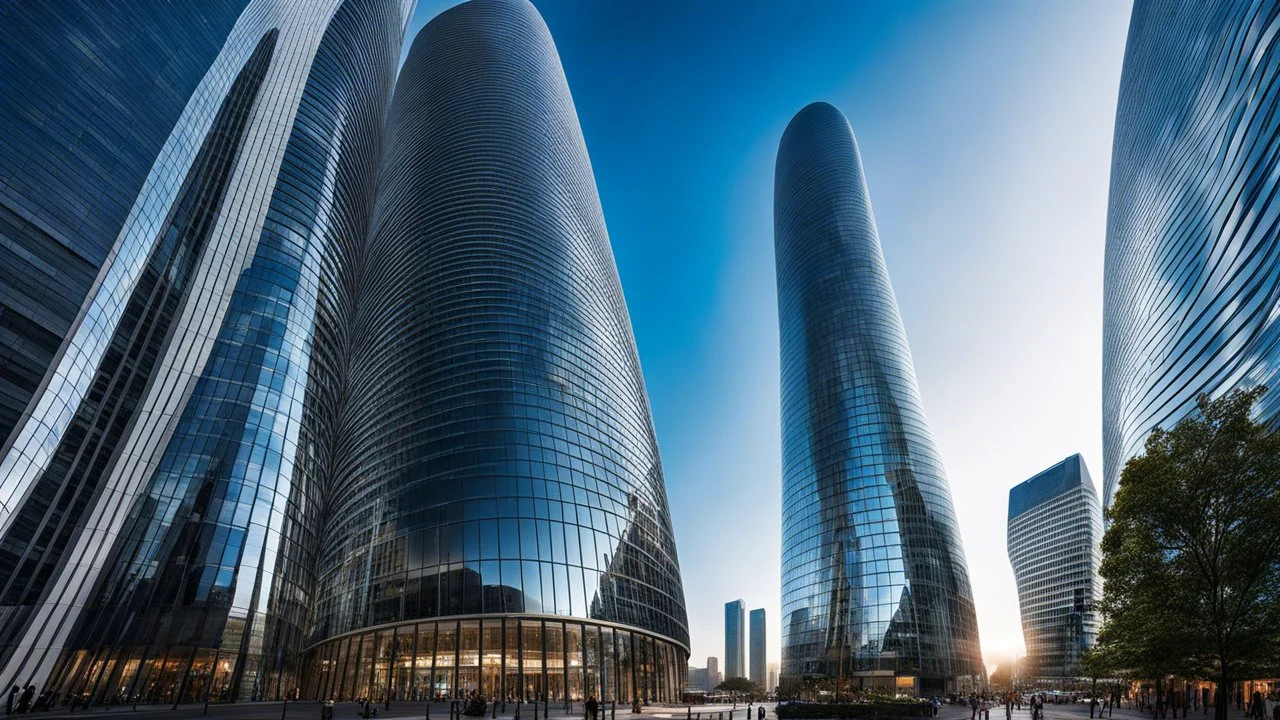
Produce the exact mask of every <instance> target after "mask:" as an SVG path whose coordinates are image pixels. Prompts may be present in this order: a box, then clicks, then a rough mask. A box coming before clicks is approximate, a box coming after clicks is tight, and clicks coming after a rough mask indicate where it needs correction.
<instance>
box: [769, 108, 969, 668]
mask: <svg viewBox="0 0 1280 720" xmlns="http://www.w3.org/2000/svg"><path fill="white" fill-rule="evenodd" d="M774 237H775V245H776V248H775V251H776V256H777V272H778V321H779V326H780V338H781V369H782V383H781V389H782V463H783V466H782V483H783V487H782V492H783V511H782V512H783V516H782V615H783V618H782V632H783V638H782V663H783V667H782V672H783V675H784V677H791V678H795V677H797V676H822V677H833V678H834V677H843V678H855V679H854V680H853V682H852V686H853V687H859V686H863V687H874V688H878V689H885V690H895V689H914V690H915V691H917V692H941V691H945V690H950V689H964V688H965V687H966V684H968V683H972V682H974V681H975V680H977V681H980V680H981V678H982V676H983V669H982V662H981V658H980V654H979V649H978V629H977V620H976V616H975V613H974V605H973V596H972V594H971V590H970V587H969V576H968V571H967V569H966V566H965V558H964V550H963V547H962V545H961V542H960V534H959V530H958V528H957V524H956V519H955V511H954V509H953V507H952V504H951V493H950V489H949V487H948V484H947V480H946V475H945V474H944V471H943V468H942V461H941V459H940V458H939V456H938V452H937V449H936V448H935V446H934V442H933V437H932V435H931V433H930V431H929V426H928V424H927V421H926V419H925V414H924V408H923V406H922V405H921V402H920V392H919V389H918V388H917V386H916V379H915V369H914V367H913V365H912V361H911V351H910V348H909V347H908V345H907V336H906V332H905V330H904V329H903V326H902V319H901V317H900V316H899V314H898V305H897V301H896V300H895V299H894V294H893V287H892V285H891V284H890V282H889V273H888V270H887V268H886V267H885V262H884V256H883V254H882V253H881V249H880V239H879V236H878V234H877V232H876V224H875V217H874V216H873V215H872V211H871V199H870V196H869V194H868V192H867V185H866V181H865V179H864V177H863V172H862V161H861V159H860V157H859V154H858V145H857V141H856V140H855V139H854V136H853V130H852V129H851V128H850V126H849V122H848V120H846V119H845V117H844V115H842V114H841V113H840V111H839V110H837V109H836V108H834V107H832V106H831V105H828V104H826V103H814V104H812V105H809V106H807V107H805V108H804V109H803V110H801V111H800V112H799V113H797V114H796V116H795V118H794V119H792V121H791V123H790V125H788V126H787V129H786V132H785V133H784V134H783V136H782V142H781V144H780V146H779V148H778V160H777V167H776V173H775V184H774ZM885 671H891V672H892V674H893V675H894V676H896V679H895V678H894V677H889V676H888V675H887V674H886V673H885ZM846 687H848V686H846Z"/></svg>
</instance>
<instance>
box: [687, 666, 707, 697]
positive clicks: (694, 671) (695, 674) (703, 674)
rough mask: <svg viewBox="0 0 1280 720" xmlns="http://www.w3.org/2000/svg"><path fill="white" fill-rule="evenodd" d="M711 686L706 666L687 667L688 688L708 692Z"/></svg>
mask: <svg viewBox="0 0 1280 720" xmlns="http://www.w3.org/2000/svg"><path fill="white" fill-rule="evenodd" d="M712 687H713V686H712V685H711V681H710V679H709V675H708V673H707V668H696V667H690V668H689V688H688V689H689V690H700V691H702V692H708V691H710V690H711V688H712Z"/></svg>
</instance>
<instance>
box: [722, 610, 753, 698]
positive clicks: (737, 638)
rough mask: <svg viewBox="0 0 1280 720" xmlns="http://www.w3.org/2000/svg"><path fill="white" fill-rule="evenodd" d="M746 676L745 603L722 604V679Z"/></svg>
mask: <svg viewBox="0 0 1280 720" xmlns="http://www.w3.org/2000/svg"><path fill="white" fill-rule="evenodd" d="M746 676H747V605H746V603H744V602H742V601H741V600H734V601H732V602H727V603H725V604H724V679H725V680H729V679H731V678H739V677H746Z"/></svg>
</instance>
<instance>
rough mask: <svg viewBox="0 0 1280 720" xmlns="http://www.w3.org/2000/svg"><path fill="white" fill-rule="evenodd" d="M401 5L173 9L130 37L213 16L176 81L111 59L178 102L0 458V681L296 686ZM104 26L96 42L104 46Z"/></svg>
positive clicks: (283, 689)
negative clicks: (346, 317)
mask: <svg viewBox="0 0 1280 720" xmlns="http://www.w3.org/2000/svg"><path fill="white" fill-rule="evenodd" d="M409 5H410V3H407V2H402V1H399V0H307V1H304V2H297V1H293V0H290V1H289V2H285V1H283V0H253V1H252V2H249V3H247V5H246V6H245V7H244V8H243V10H242V11H239V12H238V14H235V13H233V11H237V10H238V9H237V8H229V9H226V10H223V11H220V12H227V13H233V14H232V15H231V17H229V18H223V17H222V15H218V16H217V17H218V19H219V20H220V21H221V20H225V22H221V24H220V25H212V24H211V22H212V21H211V20H209V21H207V20H206V18H203V17H202V15H201V13H200V12H198V11H195V10H192V11H191V12H190V13H189V14H188V16H186V17H185V18H182V19H180V20H174V21H171V22H168V24H158V25H156V27H154V28H149V29H148V31H147V32H143V33H141V34H142V35H144V36H146V37H150V33H151V32H155V31H158V30H159V29H166V28H170V26H176V27H174V28H171V29H172V31H173V34H174V35H175V36H178V37H181V36H183V35H184V34H185V33H186V30H187V28H186V27H185V25H187V24H191V25H197V26H201V27H197V28H193V29H192V32H193V34H194V36H195V37H196V38H197V39H200V40H201V44H199V45H197V47H196V48H193V52H195V55H193V56H191V58H199V57H201V55H200V53H201V52H203V51H204V50H208V49H209V48H208V47H207V46H206V45H205V44H203V43H204V42H205V41H204V39H203V38H204V35H203V33H205V32H207V31H212V30H214V29H216V28H217V27H221V28H222V32H223V36H222V37H221V38H220V39H217V40H216V44H215V45H214V47H215V48H217V47H220V48H221V50H220V51H217V52H211V53H205V55H204V60H205V63H206V67H205V68H204V70H203V71H202V77H201V78H199V81H198V82H197V83H193V84H192V87H190V88H186V86H181V87H180V86H179V85H178V84H177V83H176V82H175V81H174V80H173V79H172V78H170V77H169V75H168V74H169V73H172V72H175V70H177V69H180V70H181V71H182V73H183V77H187V75H186V73H188V71H189V68H187V67H186V65H185V64H183V63H178V65H177V66H176V67H175V68H170V67H167V66H166V67H155V66H152V65H150V64H149V63H148V62H147V60H151V61H152V62H155V61H157V60H156V59H155V58H147V57H136V58H132V59H133V60H134V61H135V62H134V63H133V64H123V63H122V64H121V65H120V67H119V69H120V72H122V73H124V75H125V77H127V78H128V79H127V80H126V81H124V85H126V86H131V85H135V84H136V85H140V86H142V87H148V88H152V89H153V90H152V92H155V93H158V96H159V97H160V98H161V100H162V105H161V107H162V108H163V107H168V106H167V105H166V103H169V102H171V101H172V102H173V103H176V105H177V107H178V108H181V113H175V114H174V117H173V118H171V120H170V122H172V123H173V124H172V126H171V128H170V129H169V130H168V131H167V133H168V138H167V140H164V142H163V144H162V146H158V147H156V153H157V154H156V156H155V158H154V160H148V161H147V164H149V166H150V170H149V171H147V172H146V173H145V182H142V183H141V189H140V191H139V194H138V196H137V197H136V199H133V200H132V201H131V203H132V209H131V210H129V211H128V213H127V214H126V215H124V216H122V217H121V218H120V220H121V221H122V222H123V225H122V226H120V227H119V228H113V230H118V233H117V234H115V235H114V237H112V238H111V240H112V242H113V243H114V244H113V245H112V246H111V247H110V253H106V254H105V257H104V261H103V263H102V266H101V269H100V270H99V271H98V273H97V279H96V280H95V282H94V284H93V286H92V288H91V289H90V290H89V292H88V295H87V296H86V298H85V300H84V303H83V305H82V306H81V308H80V311H79V317H78V318H77V320H76V322H75V323H73V324H72V326H71V327H70V329H69V330H68V332H67V336H66V338H65V339H64V341H63V344H62V349H61V350H60V352H59V354H58V356H57V357H56V358H55V360H54V361H53V363H52V365H51V367H50V369H49V371H48V372H47V373H46V374H45V378H44V380H43V384H42V386H41V388H40V390H39V392H37V393H36V394H35V395H34V396H33V398H32V399H31V401H30V403H29V404H28V407H27V409H26V411H25V413H24V416H23V419H22V421H21V422H20V423H19V425H18V426H17V428H16V429H15V431H14V434H13V437H12V438H11V441H10V443H9V444H8V445H7V446H6V449H5V452H4V455H3V457H2V459H0V502H2V503H3V506H4V509H5V511H6V512H4V513H2V514H0V534H2V536H3V539H2V540H0V549H2V550H3V552H0V568H3V570H4V572H0V578H3V579H0V583H3V592H4V595H3V597H4V599H5V607H4V610H5V612H6V615H5V617H4V622H3V623H0V628H2V630H0V633H2V634H0V639H2V640H3V643H4V644H3V648H2V649H3V655H2V656H0V660H3V661H4V662H5V665H4V670H3V674H0V680H2V681H4V682H5V683H6V684H7V683H8V682H16V683H21V684H26V683H27V682H37V683H48V686H49V687H50V688H55V689H57V690H58V691H59V692H60V693H61V695H62V696H63V697H70V696H72V695H79V696H81V697H84V698H87V699H88V700H89V701H105V700H106V699H108V698H117V699H120V698H138V699H140V700H142V701H143V702H146V701H165V702H170V701H172V702H191V701H199V700H202V699H206V698H208V699H213V700H229V699H252V698H257V699H263V698H268V697H279V696H281V695H283V694H285V693H288V692H292V690H293V689H294V688H296V687H297V686H298V685H299V683H300V679H299V677H298V671H299V668H298V664H297V663H298V659H299V657H300V651H301V649H302V646H303V641H304V632H305V631H306V630H307V629H308V627H309V623H310V620H311V615H310V612H311V606H312V603H313V598H312V595H311V594H312V592H313V588H314V553H315V551H316V542H317V538H316V526H317V524H318V523H319V522H320V520H321V518H320V517H319V511H320V508H321V507H322V504H321V501H322V499H323V495H322V494H323V492H324V490H325V489H326V487H325V484H326V482H327V480H328V478H327V476H326V475H325V474H324V472H323V470H324V468H323V467H322V466H321V464H320V463H319V462H317V461H315V460H314V458H316V457H317V456H322V455H321V454H320V453H319V452H318V451H317V450H316V448H317V447H318V442H317V440H318V438H319V436H321V435H323V428H324V427H325V426H326V425H327V424H328V423H329V421H330V418H329V417H327V416H328V415H330V414H331V412H332V411H331V410H330V406H331V405H332V402H331V397H332V396H333V395H334V394H335V393H337V392H338V389H337V377H338V376H337V375H336V374H335V372H334V368H333V362H332V358H333V357H334V356H340V352H339V350H338V347H339V346H337V345H335V344H334V343H333V342H332V341H331V339H332V338H333V337H334V336H335V335H336V334H338V331H337V330H335V327H337V326H338V325H340V323H341V322H342V317H341V312H340V311H341V308H342V307H344V306H345V305H347V304H349V299H345V294H346V293H347V289H348V286H349V285H350V283H349V282H348V281H347V279H346V278H345V277H344V274H345V273H347V272H350V269H349V268H348V267H347V266H348V265H349V263H348V259H349V258H350V257H351V256H352V255H353V254H354V253H355V252H357V249H358V248H359V246H360V245H361V244H362V243H363V239H364V233H365V230H366V229H367V225H368V223H367V218H368V215H369V212H370V207H371V205H372V201H373V190H374V187H375V185H374V183H375V181H376V179H377V168H378V158H379V156H380V149H381V142H380V141H381V132H382V127H383V124H384V122H385V118H386V110H387V107H388V104H389V100H390V94H391V88H392V83H393V81H394V77H395V69H396V62H397V60H398V57H399V50H400V47H401V42H402V38H403V33H404V28H405V24H406V22H407V21H408V15H409V10H410V7H409ZM202 7H203V6H202ZM7 9H8V8H7ZM112 12H114V11H112ZM150 12H152V11H149V10H148V11H143V12H142V13H141V15H140V16H139V18H141V19H145V18H146V17H148V13H150ZM108 16H109V17H114V16H113V15H112V14H111V13H110V12H109V13H108ZM139 18H135V21H136V20H138V19H139ZM47 21H48V22H49V23H50V25H52V26H53V27H55V28H58V32H61V33H65V34H66V35H68V36H72V37H78V36H79V35H81V34H82V33H79V32H77V31H75V30H74V26H75V23H77V22H79V18H78V17H77V16H75V15H58V14H57V13H52V14H51V17H49V18H47ZM128 22H129V18H124V19H122V20H121V21H120V23H121V26H120V27H116V28H114V29H113V30H109V31H108V32H106V33H105V37H104V38H99V39H98V41H99V42H101V43H102V44H103V45H104V47H105V49H104V53H106V54H107V55H108V56H111V53H113V52H116V50H114V49H113V46H114V44H116V43H127V42H129V37H130V36H131V35H132V33H133V30H132V29H130V26H129V25H128ZM88 25H89V26H94V23H88ZM37 37H38V36H37ZM15 42H16V44H17V45H24V44H27V43H30V42H32V41H31V40H30V39H28V38H20V39H18V40H16V41H15ZM210 42H213V41H212V40H210ZM72 44H73V45H75V44H76V43H72ZM7 47H8V44H6V48H7ZM145 48H146V46H145V45H144V46H143V47H142V48H139V50H138V52H146V49H145ZM29 49H30V48H29ZM61 51H65V50H64V49H63V48H61V47H60V46H58V45H57V44H56V43H55V44H52V45H50V47H49V48H44V49H42V48H39V47H36V48H34V49H31V52H32V53H34V54H37V55H39V54H40V53H47V54H51V55H52V54H56V53H57V52H61ZM176 54H177V55H180V56H183V58H184V61H185V60H187V59H191V58H188V57H187V56H186V55H185V54H184V53H181V52H178V53H176ZM193 61H194V60H193ZM184 88H185V92H186V93H187V95H185V96H181V97H177V98H171V97H170V96H169V93H181V92H183V90H184ZM150 96H151V95H150V93H145V94H143V96H142V97H147V98H150ZM142 97H134V96H132V95H127V94H126V95H124V96H122V102H126V101H127V102H129V103H131V105H130V108H135V107H136V108H139V109H140V108H141V107H142V106H143V105H144V104H145V101H144V100H142ZM75 112H77V113H78V112H82V110H76V111H75ZM144 114H145V113H144ZM148 121H149V120H148ZM132 132H134V130H133V129H129V130H127V131H125V132H124V134H123V139H124V140H128V139H130V138H131V137H132V136H131V135H130V133H132ZM103 137H107V136H106V135H104V136H103ZM111 137H113V138H115V139H117V140H120V139H122V136H120V135H115V134H113V135H111ZM147 137H149V138H150V136H149V135H148V136H147ZM152 139H154V138H152ZM95 147H96V146H95ZM107 154H108V155H112V154H113V153H111V152H109V151H108V152H107ZM134 159H135V160H136V158H134ZM130 167H132V166H130ZM108 172H109V171H108ZM108 184H109V183H108ZM113 192H114V190H113ZM68 202H70V201H68ZM104 217H105V216H104ZM104 222H105V220H104ZM317 338H318V339H320V341H321V343H320V345H319V348H318V351H316V352H313V350H317V345H316V343H315V342H314V341H315V340H316V339H317Z"/></svg>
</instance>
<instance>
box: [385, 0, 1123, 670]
mask: <svg viewBox="0 0 1280 720" xmlns="http://www.w3.org/2000/svg"><path fill="white" fill-rule="evenodd" d="M454 4H456V2H438V1H434V0H433V1H427V2H422V3H420V6H419V8H418V11H417V14H416V15H415V17H414V20H413V22H412V23H411V26H410V30H409V33H410V37H412V35H413V34H414V33H416V31H417V30H418V29H419V28H420V27H421V26H422V25H423V24H424V23H425V22H426V21H428V20H429V19H430V18H431V17H433V16H434V15H435V14H437V13H438V12H439V11H440V10H441V9H443V8H445V7H449V6H452V5H454ZM535 5H537V7H538V9H539V11H540V12H541V13H542V15H543V17H544V18H545V20H546V22H547V24H548V26H549V27H550V29H551V33H552V35H553V37H554V38H555V42H556V45H557V48H558V50H559V53H560V56H561V59H562V62H563V64H564V68H565V73H566V75H567V77H568V81H569V87H570V90H571V91H572V93H573V97H574V102H575V104H576V106H577V111H578V114H579V117H580V120H581V124H582V128H583V134H584V136H585V137H586V142H587V147H588V150H589V152H590V155H591V160H592V164H593V168H594V171H595V177H596V181H597V184H598V186H599V191H600V196H601V202H602V204H603V206H604V213H605V218H606V221H607V223H608V228H609V232H610V236H611V239H612V244H613V250H614V253H615V255H616V258H617V264H618V269H619V273H620V275H621V277H622V283H623V288H624V291H625V293H626V299H627V303H628V308H629V311H630V314H631V318H632V322H633V324H634V328H635V334H636V339H637V344H638V346H639V353H640V358H641V362H642V365H643V367H644V370H645V380H646V383H647V385H648V391H649V395H650V398H651V401H652V405H653V412H654V421H655V424H656V427H657V434H658V441H659V445H660V448H661V452H662V459H663V464H664V468H665V473H666V478H667V487H668V494H669V497H670V501H671V507H672V514H673V517H674V522H675V534H676V542H677V547H678V551H679V553H680V564H681V569H682V574H683V578H684V587H685V593H686V603H687V606H688V611H689V621H690V632H691V636H692V648H691V650H692V656H693V657H695V658H698V657H707V656H708V655H718V654H719V653H720V651H721V649H722V648H723V646H724V637H723V614H722V609H723V607H724V602H725V598H731V597H739V596H740V597H742V598H743V599H744V600H746V602H747V604H748V606H750V607H764V608H765V609H766V611H767V612H768V614H770V615H771V616H772V617H773V618H776V620H775V621H774V622H771V623H769V625H770V627H769V633H768V647H769V653H768V654H769V660H770V662H775V661H777V660H778V659H779V657H780V647H781V635H780V632H779V628H780V627H781V625H782V623H783V622H785V618H782V617H781V615H780V610H779V587H778V580H779V578H778V561H779V560H778V559H779V547H780V501H781V489H780V479H779V473H780V459H779V444H780V437H779V418H778V401H779V399H778V347H777V342H778V338H777V315H776V307H775V289H774V269H773V217H772V193H773V188H772V182H773V160H774V156H775V153H776V151H777V144H778V139H779V138H780V136H781V133H782V129H783V128H784V127H785V125H786V123H787V121H788V120H789V119H790V118H791V116H792V115H793V114H794V113H795V112H796V111H797V110H799V109H800V108H801V107H803V106H804V105H806V104H807V103H809V102H811V101H814V100H826V101H828V102H831V103H832V104H834V105H836V106H837V107H839V108H840V109H841V110H842V111H843V112H844V113H845V114H846V115H847V116H848V117H849V119H850V121H851V123H852V125H853V128H854V131H855V132H856V133H857V136H858V140H859V143H860V145H861V150H862V154H863V161H864V163H865V165H866V168H867V175H868V178H869V184H870V190H871V197H872V200H873V202H874V207H875V211H876V217H877V223H878V226H879V233H880V237H881V241H882V243H883V246H884V252H885V255H886V260H887V262H888V266H889V269H890V275H891V277H892V280H893V284H894V290H895V292H896V294H897V298H898V302H899V304H900V306H901V311H902V315H903V321H904V324H905V326H906V330H907V335H908V339H909V341H910V343H911V348H912V351H913V355H914V359H915V363H916V371H917V376H918V379H919V383H920V387H921V393H922V397H923V402H924V407H925V411H926V413H927V414H928V417H929V422H930V425H931V427H932V429H933V432H934V435H935V439H936V441H937V443H938V446H939V451H940V453H941V456H942V459H943V462H944V464H945V467H946V470H947V475H948V477H949V479H950V482H951V486H952V493H953V496H954V498H955V503H956V509H957V514H958V516H959V523H960V529H961V534H962V538H963V540H964V544H965V549H966V554H967V556H968V564H969V568H970V573H971V576H972V581H973V591H974V597H975V601H976V604H977V611H978V621H979V628H980V633H981V639H982V647H983V651H984V655H985V657H986V659H987V661H988V663H989V664H990V663H992V662H993V661H996V660H999V659H1001V658H1002V657H1005V656H1007V655H1009V654H1011V653H1014V652H1022V650H1023V648H1022V636H1021V628H1020V626H1019V623H1018V606H1017V594H1016V589H1015V585H1014V581H1013V574H1012V571H1011V569H1010V566H1009V562H1008V559H1007V557H1006V556H1005V527H1004V525H1005V523H1004V519H1005V512H1006V504H1005V500H1006V497H1007V493H1008V490H1009V488H1011V487H1013V486H1014V485H1016V484H1017V483H1019V482H1021V481H1022V480H1025V479H1026V478H1027V477H1030V476H1031V475H1033V474H1034V473H1035V472H1037V471H1039V470H1040V469H1043V468H1044V467H1046V466H1048V465H1050V464H1052V463H1053V462H1056V461H1058V460H1060V459H1061V458H1063V457H1065V456H1067V455H1070V454H1072V453H1075V452H1080V453H1082V454H1083V456H1084V457H1085V458H1086V461H1087V462H1088V464H1089V465H1091V466H1092V467H1094V468H1095V469H1097V468H1101V466H1102V456H1101V450H1100V447H1101V424H1100V416H1101V415H1100V414H1101V400H1100V397H1101V306H1102V266H1103V243H1104V239H1105V222H1106V200H1107V191H1108V183H1109V172H1110V159H1111V158H1110V149H1111V138H1112V132H1113V127H1114V120H1115V103H1116V93H1117V88H1118V85H1119V79H1120V66H1121V60H1122V57H1123V50H1124V40H1125V36H1126V32H1127V29H1128V22H1129V12H1130V6H1129V3H1123V2H1121V3H1116V2H1108V1H1106V0H1087V1H1082V2H1075V3H1021V2H1016V1H1014V0H1002V1H999V2H992V3H982V4H979V3H969V4H964V5H958V4H954V3H946V2H916V3H906V2H904V3H893V4H888V3H877V4H868V5H863V4H856V3H847V2H840V1H835V0H831V1H824V2H813V3H806V4H805V6H804V10H805V11H804V12H795V8H794V7H793V6H791V5H788V4H785V3H772V4H770V3H764V2H747V3H745V4H739V3H735V4H732V5H730V4H727V3H711V2H700V3H688V4H686V3H677V2H674V0H664V1H662V2H639V1H634V2H633V1H630V0H628V1H619V2H610V3H600V4H589V3H582V2H570V1H567V0H566V1H555V2H537V1H535ZM405 47H406V50H407V48H408V43H406V45H405Z"/></svg>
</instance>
